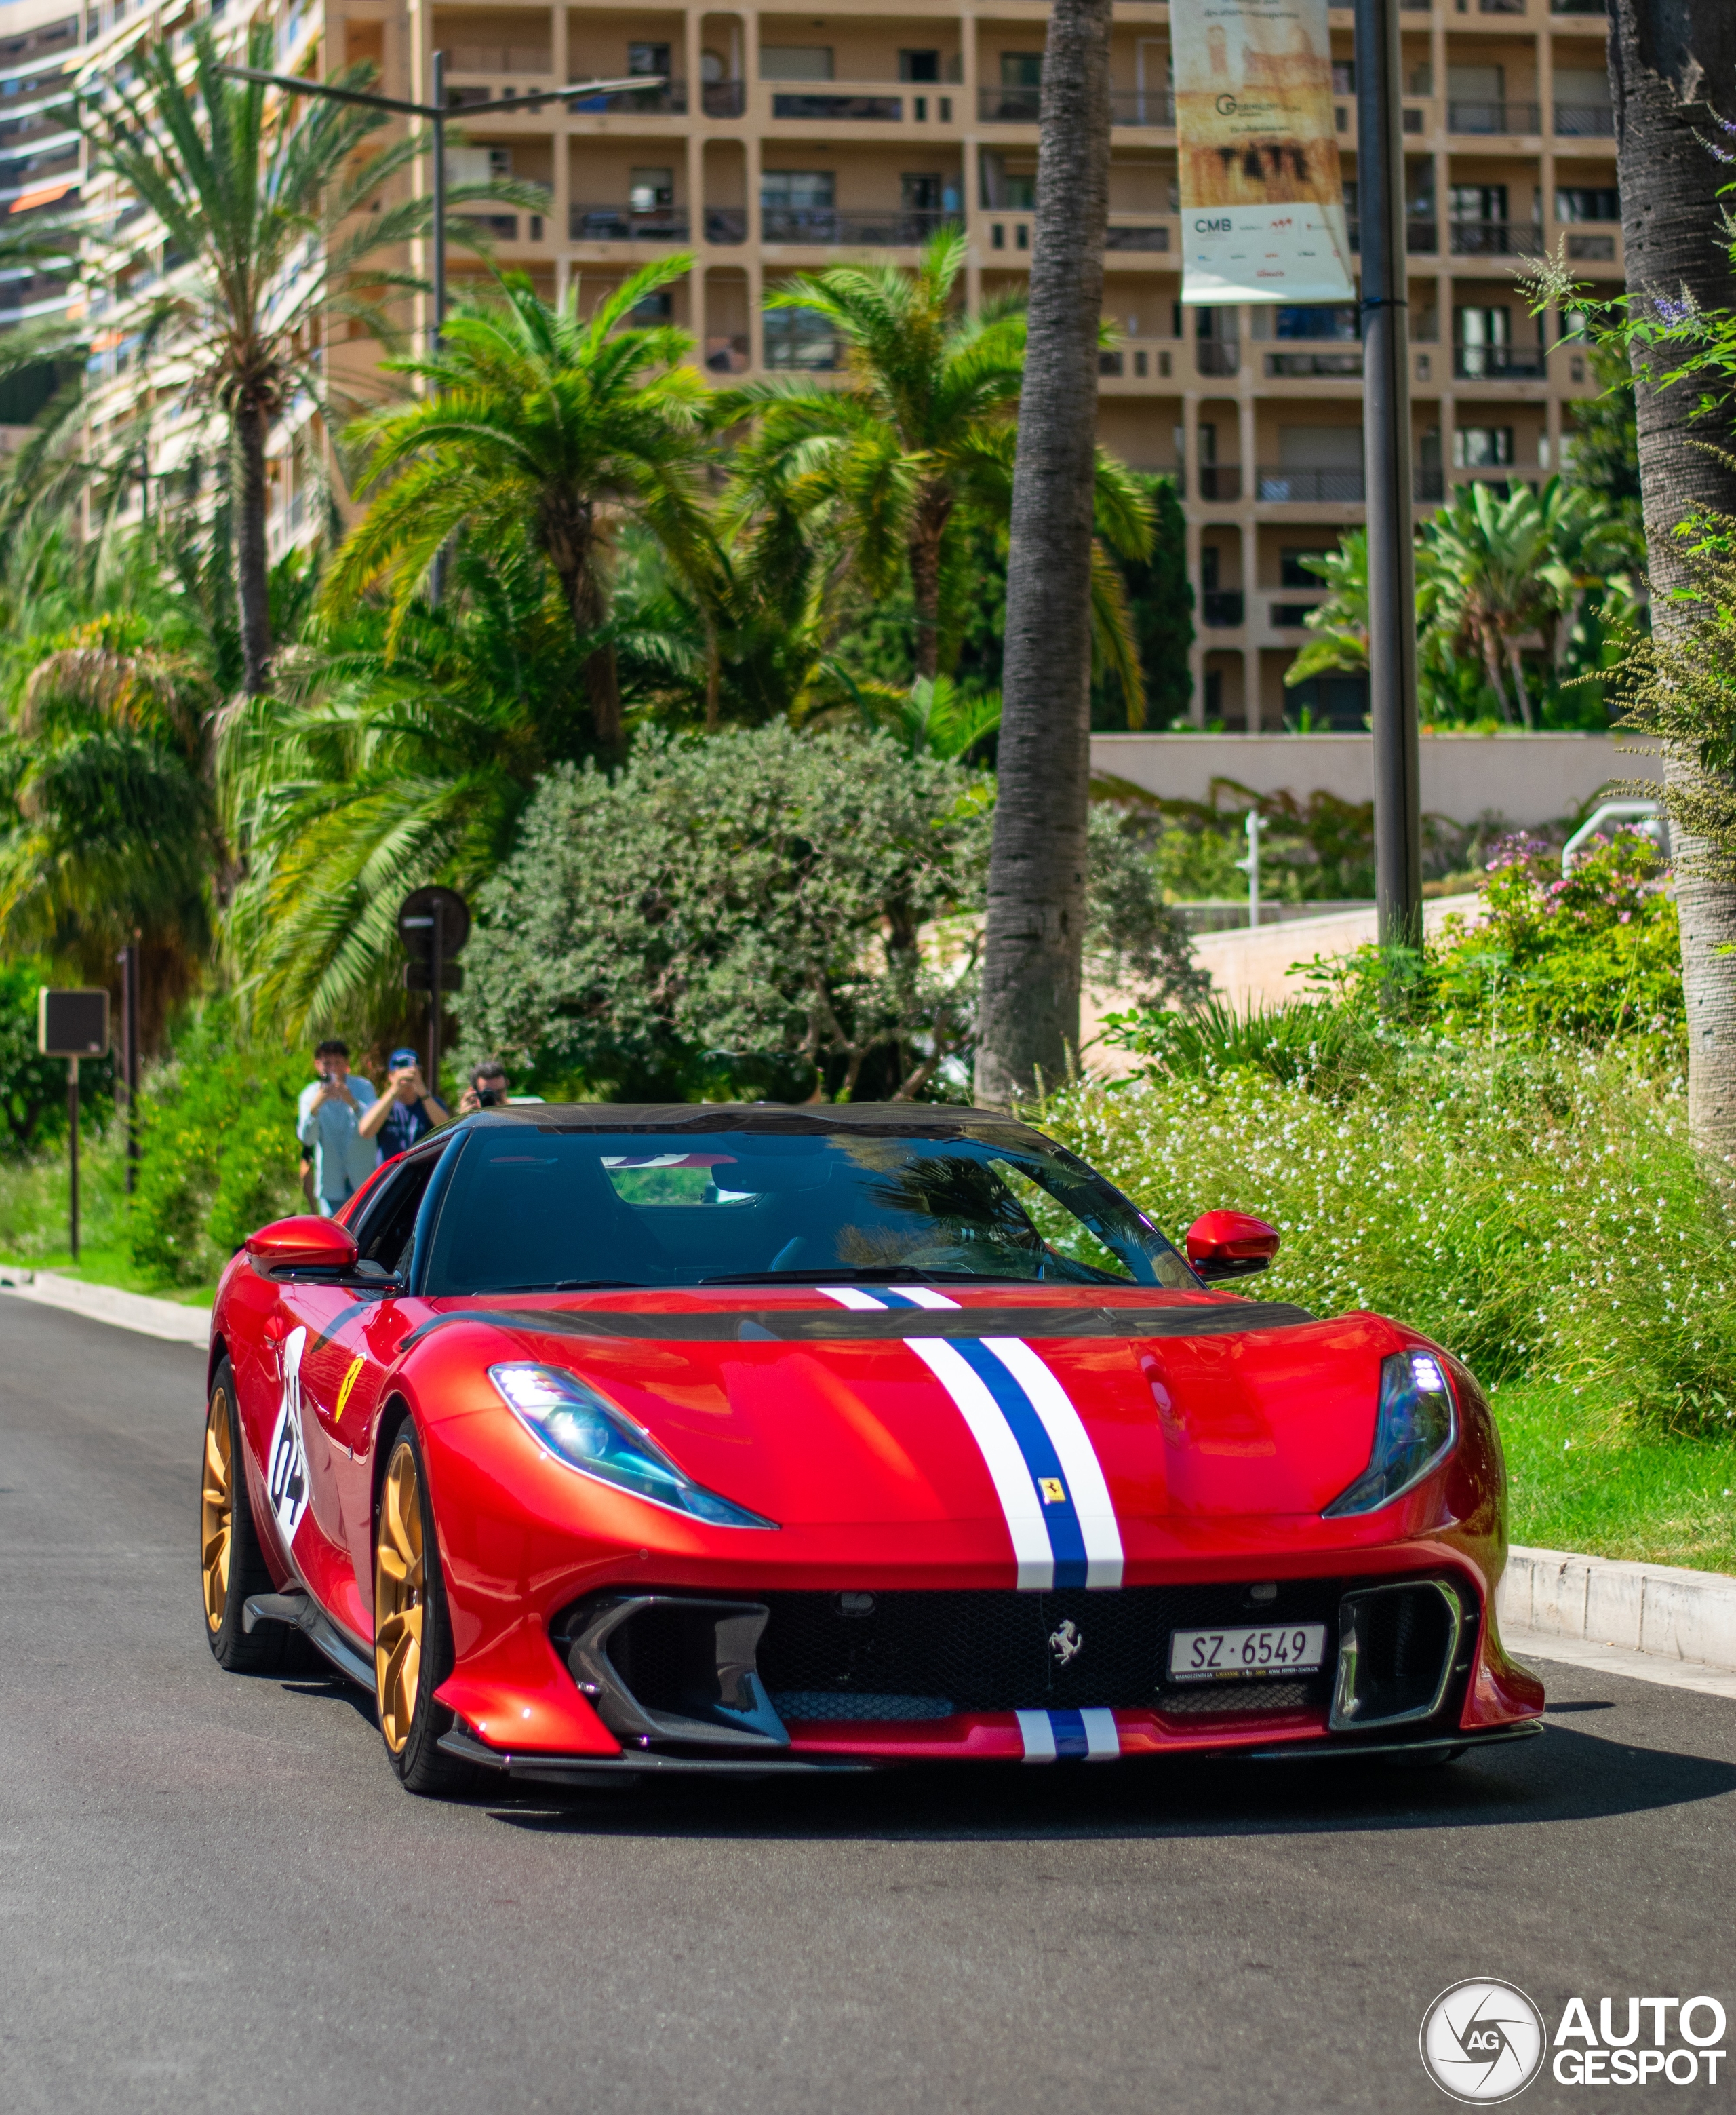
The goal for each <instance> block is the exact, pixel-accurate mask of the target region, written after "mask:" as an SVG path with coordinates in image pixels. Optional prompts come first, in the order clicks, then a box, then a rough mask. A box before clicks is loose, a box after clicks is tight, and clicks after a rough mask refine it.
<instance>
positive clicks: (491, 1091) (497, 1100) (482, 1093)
mask: <svg viewBox="0 0 1736 2115" xmlns="http://www.w3.org/2000/svg"><path fill="white" fill-rule="evenodd" d="M505 1100H506V1096H505V1095H504V1094H502V1092H501V1090H500V1089H499V1088H498V1087H479V1088H478V1089H477V1090H476V1106H477V1108H479V1109H497V1108H499V1107H500V1105H501V1103H502V1102H504V1101H505Z"/></svg>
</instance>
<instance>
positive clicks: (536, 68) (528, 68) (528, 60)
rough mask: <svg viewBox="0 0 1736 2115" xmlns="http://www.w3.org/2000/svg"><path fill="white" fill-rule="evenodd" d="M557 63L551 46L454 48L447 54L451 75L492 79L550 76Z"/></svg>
mask: <svg viewBox="0 0 1736 2115" xmlns="http://www.w3.org/2000/svg"><path fill="white" fill-rule="evenodd" d="M435 41H436V43H438V42H439V39H438V37H436V39H435ZM553 63H554V62H553V60H552V58H551V57H550V56H549V49H548V47H547V44H450V45H448V46H447V54H446V65H447V72H448V73H482V74H487V75H488V76H489V77H490V78H491V79H492V78H494V77H496V76H515V75H517V74H521V73H523V74H531V75H537V74H546V73H547V72H549V71H551V70H552V67H553Z"/></svg>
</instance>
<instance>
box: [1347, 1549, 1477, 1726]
mask: <svg viewBox="0 0 1736 2115" xmlns="http://www.w3.org/2000/svg"><path fill="white" fill-rule="evenodd" d="M1464 1622H1465V1614H1464V1605H1463V1602H1462V1601H1461V1600H1460V1599H1459V1594H1458V1593H1457V1591H1456V1590H1454V1588H1453V1587H1452V1586H1450V1585H1448V1583H1447V1582H1446V1581H1445V1580H1444V1579H1428V1580H1421V1581H1408V1582H1405V1583H1403V1584H1399V1585H1391V1586H1370V1587H1365V1588H1363V1589H1362V1590H1359V1591H1358V1592H1356V1593H1354V1594H1345V1596H1344V1599H1343V1601H1342V1602H1341V1603H1340V1606H1339V1617H1338V1676H1337V1680H1336V1681H1335V1683H1334V1685H1333V1690H1332V1717H1331V1728H1332V1731H1333V1732H1335V1733H1343V1732H1359V1731H1360V1730H1361V1729H1362V1728H1363V1727H1368V1726H1399V1725H1404V1724H1407V1723H1411V1722H1413V1721H1415V1720H1417V1719H1421V1718H1432V1717H1433V1716H1434V1714H1436V1712H1437V1711H1438V1710H1439V1709H1441V1705H1442V1704H1443V1703H1445V1700H1446V1693H1447V1685H1448V1684H1449V1683H1450V1681H1451V1680H1452V1678H1453V1665H1454V1658H1455V1656H1456V1654H1457V1649H1458V1645H1459V1634H1460V1632H1461V1631H1463V1628H1464Z"/></svg>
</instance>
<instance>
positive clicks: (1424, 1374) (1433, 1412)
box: [1325, 1351, 1459, 1518]
mask: <svg viewBox="0 0 1736 2115" xmlns="http://www.w3.org/2000/svg"><path fill="white" fill-rule="evenodd" d="M1458 1437H1459V1418H1458V1414H1457V1412H1456V1411H1454V1406H1453V1390H1452V1387H1451V1385H1450V1383H1449V1381H1448V1379H1447V1377H1446V1372H1445V1369H1444V1368H1443V1366H1442V1365H1441V1361H1440V1360H1439V1359H1437V1358H1436V1356H1435V1355H1434V1353H1433V1352H1432V1351H1395V1352H1394V1353H1393V1355H1392V1356H1391V1357H1390V1359H1387V1360H1383V1361H1382V1363H1381V1411H1380V1415H1379V1417H1378V1418H1377V1419H1376V1423H1375V1429H1374V1452H1372V1454H1371V1455H1370V1456H1369V1457H1368V1466H1367V1468H1366V1469H1365V1470H1363V1473H1362V1475H1360V1476H1358V1478H1357V1480H1356V1481H1355V1482H1354V1484H1352V1485H1351V1486H1350V1488H1349V1490H1348V1491H1344V1492H1341V1493H1340V1494H1339V1496H1338V1497H1337V1498H1334V1500H1333V1501H1332V1503H1331V1505H1329V1506H1328V1507H1326V1509H1325V1510H1326V1516H1327V1517H1329V1518H1330V1517H1331V1516H1333V1515H1335V1514H1340V1513H1372V1512H1378V1511H1379V1509H1380V1508H1381V1507H1382V1506H1384V1505H1390V1503H1391V1502H1392V1500H1393V1499H1395V1498H1398V1497H1399V1495H1400V1493H1403V1492H1405V1491H1408V1489H1410V1487H1411V1486H1412V1484H1416V1483H1420V1482H1421V1481H1422V1479H1423V1477H1425V1476H1426V1475H1427V1474H1428V1472H1429V1470H1431V1469H1432V1468H1434V1467H1436V1466H1437V1465H1438V1464H1439V1463H1440V1462H1441V1461H1445V1459H1446V1457H1447V1456H1448V1455H1449V1454H1450V1452H1452V1450H1453V1444H1454V1441H1455V1440H1456V1439H1457V1438H1458Z"/></svg>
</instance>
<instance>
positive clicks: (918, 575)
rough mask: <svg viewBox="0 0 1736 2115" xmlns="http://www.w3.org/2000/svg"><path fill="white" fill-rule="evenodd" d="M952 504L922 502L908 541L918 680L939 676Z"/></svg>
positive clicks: (936, 498) (942, 498)
mask: <svg viewBox="0 0 1736 2115" xmlns="http://www.w3.org/2000/svg"><path fill="white" fill-rule="evenodd" d="M950 512H952V507H951V502H950V501H949V500H948V499H947V498H946V495H945V494H944V493H935V494H933V495H932V497H930V498H925V499H924V500H923V503H922V504H921V506H920V507H918V510H917V516H916V527H915V530H914V533H913V534H912V535H911V538H910V599H911V601H912V602H913V603H914V604H915V607H916V639H915V654H914V658H915V664H916V673H917V676H918V679H920V678H921V677H924V676H926V677H928V679H929V681H931V682H932V681H933V679H934V678H935V677H937V675H939V673H940V672H941V538H942V537H943V536H944V535H945V534H946V517H947V516H948V515H949V514H950Z"/></svg>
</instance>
